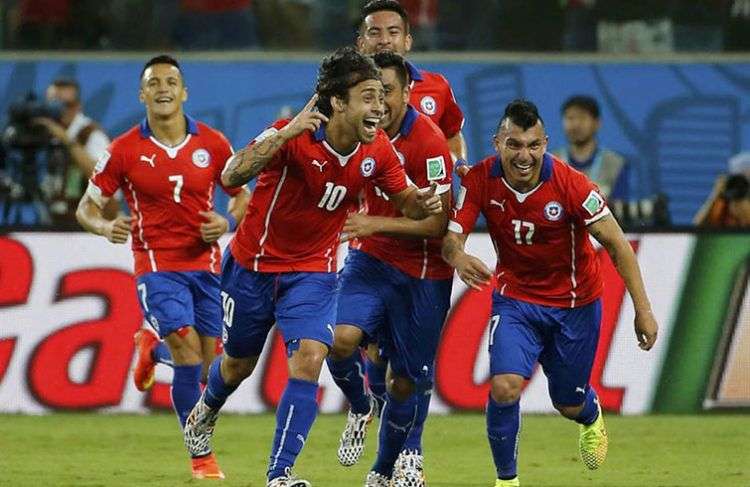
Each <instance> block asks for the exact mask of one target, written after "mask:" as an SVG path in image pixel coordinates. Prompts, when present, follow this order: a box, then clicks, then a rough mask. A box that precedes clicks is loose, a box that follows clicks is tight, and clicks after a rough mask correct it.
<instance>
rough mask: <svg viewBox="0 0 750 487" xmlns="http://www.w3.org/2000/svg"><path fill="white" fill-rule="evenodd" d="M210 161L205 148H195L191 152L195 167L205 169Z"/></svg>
mask: <svg viewBox="0 0 750 487" xmlns="http://www.w3.org/2000/svg"><path fill="white" fill-rule="evenodd" d="M210 162H211V155H210V154H209V153H208V151H207V150H206V149H196V150H195V152H193V164H195V165H196V166H197V167H200V168H201V169H205V168H207V167H208V164H209V163H210Z"/></svg>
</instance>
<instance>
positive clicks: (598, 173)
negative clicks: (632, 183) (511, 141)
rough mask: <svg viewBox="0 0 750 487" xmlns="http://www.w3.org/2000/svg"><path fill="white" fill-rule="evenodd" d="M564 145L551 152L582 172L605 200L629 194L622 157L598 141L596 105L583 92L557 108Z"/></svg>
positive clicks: (598, 127)
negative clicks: (560, 116) (565, 141)
mask: <svg viewBox="0 0 750 487" xmlns="http://www.w3.org/2000/svg"><path fill="white" fill-rule="evenodd" d="M560 112H561V115H562V123H563V130H564V131H565V137H566V139H567V141H568V144H567V145H566V146H563V147H559V148H557V149H556V150H555V151H553V152H554V154H555V155H556V156H557V157H559V158H561V159H563V160H564V161H567V162H568V164H570V165H571V166H573V167H574V168H576V169H578V170H579V171H582V172H584V173H586V175H587V176H588V177H589V178H590V179H591V180H592V181H594V182H595V183H596V184H597V185H598V186H599V189H600V190H601V191H602V193H603V194H604V195H605V196H606V197H607V198H608V199H623V200H627V199H628V197H629V195H628V193H629V188H628V186H629V184H628V175H629V174H628V173H629V169H628V164H627V161H626V160H625V158H624V157H622V156H621V155H620V154H618V153H617V152H615V151H612V150H610V149H607V148H605V147H603V146H602V145H601V144H599V141H598V140H597V138H596V134H597V132H599V129H600V128H601V119H600V116H601V114H600V111H599V104H598V103H597V101H596V100H595V99H594V98H592V97H590V96H586V95H575V96H571V97H570V98H568V99H567V100H566V101H565V103H563V105H562V108H561V110H560Z"/></svg>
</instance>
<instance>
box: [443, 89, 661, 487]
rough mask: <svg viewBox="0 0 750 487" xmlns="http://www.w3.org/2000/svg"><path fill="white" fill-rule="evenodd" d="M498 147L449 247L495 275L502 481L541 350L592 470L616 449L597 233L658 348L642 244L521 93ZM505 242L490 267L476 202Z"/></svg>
mask: <svg viewBox="0 0 750 487" xmlns="http://www.w3.org/2000/svg"><path fill="white" fill-rule="evenodd" d="M494 145H495V149H496V150H497V155H495V156H492V157H488V158H487V159H484V160H483V161H481V162H480V163H479V164H477V165H476V166H474V167H473V168H472V169H471V171H470V172H469V174H468V176H467V177H465V178H464V179H463V181H462V187H461V191H460V193H459V195H458V198H457V201H456V204H455V208H454V214H453V217H452V219H451V221H450V223H449V226H448V230H449V231H448V234H447V235H446V236H445V238H444V240H443V256H444V257H445V259H446V261H447V262H448V263H450V264H451V265H452V266H453V267H455V268H456V271H457V272H458V275H459V277H460V278H461V279H462V280H463V281H464V282H465V283H466V284H467V285H469V286H470V287H472V288H476V289H479V288H481V287H482V286H483V285H485V284H487V283H489V282H490V281H491V280H492V281H495V280H496V283H495V286H496V287H495V289H494V290H493V294H492V314H491V318H490V322H489V326H490V373H491V375H492V378H491V392H490V396H489V398H488V401H487V436H488V438H489V442H490V448H491V450H492V456H493V458H494V461H495V466H496V468H497V481H496V484H495V486H496V487H513V486H518V485H520V484H519V480H518V476H517V471H516V465H517V453H518V435H519V431H520V414H519V397H520V395H521V389H522V387H523V383H524V379H529V378H530V377H531V374H532V371H533V368H534V364H535V363H536V362H537V361H539V362H540V363H541V365H542V368H543V370H544V373H545V375H546V376H547V379H548V381H549V394H550V397H551V399H552V402H553V404H554V406H555V408H556V409H557V410H558V411H560V413H561V414H562V415H563V416H565V417H566V418H569V419H572V420H573V421H575V422H577V423H579V425H580V437H579V449H580V454H581V458H582V460H583V462H584V463H585V464H586V466H587V467H588V468H590V469H596V468H598V467H599V466H600V465H601V464H602V463H603V462H604V459H605V457H606V454H607V432H606V430H605V428H604V421H603V419H602V413H601V408H600V407H599V401H598V399H597V395H596V391H594V389H593V388H592V387H591V386H590V384H589V376H590V374H591V367H592V365H593V362H594V354H595V352H596V346H597V341H598V338H599V325H600V321H601V310H602V306H601V298H600V296H601V293H602V278H601V274H600V271H599V261H598V259H597V255H596V252H595V251H594V248H593V246H592V243H591V241H590V239H589V235H593V236H594V238H595V239H596V240H597V241H599V242H600V243H601V244H602V245H603V246H604V248H605V249H606V250H607V252H608V253H609V255H610V256H611V257H612V260H613V262H614V263H615V266H616V267H617V271H618V272H619V273H620V275H621V276H622V278H623V279H624V281H625V285H626V286H627V289H628V291H629V293H630V296H631V297H632V299H633V303H634V306H635V333H636V337H637V339H638V342H639V345H640V347H641V348H642V349H644V350H649V349H651V347H652V346H653V345H654V342H655V341H656V333H657V329H658V326H657V323H656V320H655V319H654V316H653V314H652V312H651V305H650V303H649V300H648V297H647V296H646V291H645V289H644V286H643V280H642V278H641V273H640V270H639V268H638V262H637V261H636V258H635V254H634V253H633V249H632V248H631V247H630V244H629V243H628V241H627V240H626V239H625V236H624V235H623V233H622V230H621V229H620V226H619V225H618V224H617V222H616V221H615V219H614V217H612V215H611V214H610V211H609V209H608V208H607V205H606V203H605V199H604V197H603V196H602V195H601V193H600V192H599V190H598V188H597V187H596V186H595V185H594V184H593V183H592V182H591V181H589V180H588V179H587V178H586V176H585V175H583V174H582V173H580V172H578V171H576V170H574V169H572V168H571V167H570V166H569V165H567V164H566V163H564V162H562V161H560V160H559V159H556V158H554V157H553V156H551V155H550V154H548V153H546V149H547V136H546V133H545V128H544V122H543V121H542V119H541V118H540V117H539V113H538V111H537V108H536V106H535V105H534V104H533V103H531V102H528V101H524V100H516V101H513V102H511V103H510V104H509V105H508V106H507V107H506V108H505V113H504V115H503V117H502V119H501V120H500V124H499V125H498V128H497V132H496V134H495V136H494ZM480 211H481V212H482V213H483V214H484V216H485V217H486V219H487V224H488V227H489V232H490V236H491V237H492V241H493V243H494V246H495V249H496V251H497V267H496V269H495V273H494V275H493V273H492V272H491V271H490V270H489V269H488V268H487V267H486V266H485V264H484V263H483V262H482V261H481V260H479V259H478V258H476V257H474V256H472V255H469V254H467V253H465V252H464V244H465V242H466V237H467V236H468V234H469V233H470V232H471V230H472V228H473V226H474V223H475V222H476V219H477V216H478V215H479V212H480Z"/></svg>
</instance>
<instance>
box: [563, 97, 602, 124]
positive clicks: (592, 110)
mask: <svg viewBox="0 0 750 487" xmlns="http://www.w3.org/2000/svg"><path fill="white" fill-rule="evenodd" d="M571 107H575V108H580V109H581V110H584V111H586V112H588V113H589V115H591V116H592V117H594V118H596V119H598V118H599V103H597V101H596V99H595V98H594V97H591V96H588V95H573V96H571V97H570V98H568V99H567V100H565V103H563V105H562V107H561V108H560V114H561V115H565V112H566V111H567V109H568V108H571Z"/></svg>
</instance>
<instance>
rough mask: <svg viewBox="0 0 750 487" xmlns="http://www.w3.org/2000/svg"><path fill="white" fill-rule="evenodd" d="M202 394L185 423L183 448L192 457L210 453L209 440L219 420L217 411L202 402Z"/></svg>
mask: <svg viewBox="0 0 750 487" xmlns="http://www.w3.org/2000/svg"><path fill="white" fill-rule="evenodd" d="M204 394H205V393H204ZM204 394H202V395H201V398H200V399H198V402H197V403H196V404H195V407H193V410H192V411H190V416H188V419H187V421H186V422H185V431H184V440H185V446H186V447H187V449H188V452H189V453H190V456H192V457H202V456H205V455H208V454H209V453H211V438H212V437H213V435H214V426H215V425H216V420H217V419H219V410H218V409H212V408H210V407H209V406H208V405H207V404H206V403H205V402H204V401H203V398H204V397H205V396H204Z"/></svg>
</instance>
